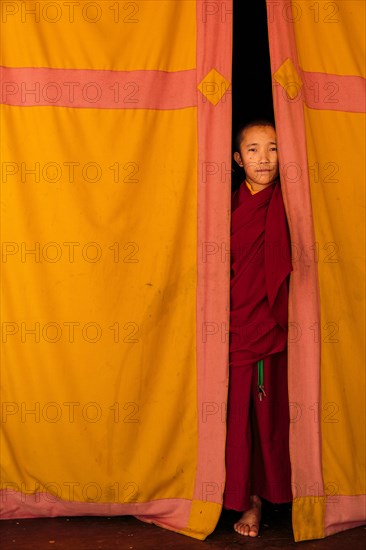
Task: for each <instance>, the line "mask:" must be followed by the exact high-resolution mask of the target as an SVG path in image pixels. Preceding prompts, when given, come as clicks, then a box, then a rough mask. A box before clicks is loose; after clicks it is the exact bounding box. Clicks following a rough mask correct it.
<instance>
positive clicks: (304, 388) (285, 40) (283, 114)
mask: <svg viewBox="0 0 366 550" xmlns="http://www.w3.org/2000/svg"><path fill="white" fill-rule="evenodd" d="M286 3H287V2H285V0H280V4H283V5H285V4H286ZM268 28H269V41H270V54H271V67H272V74H273V73H275V72H276V71H277V70H278V69H279V67H280V66H281V65H282V64H283V63H284V61H286V59H288V58H290V59H291V61H292V62H293V64H294V66H295V67H296V69H298V62H297V52H296V44H295V36H294V29H293V24H292V22H291V21H290V20H289V18H284V17H275V18H270V20H269V24H268ZM273 94H274V106H275V114H276V126H277V135H278V141H279V148H280V166H281V182H282V188H283V193H284V200H285V205H286V210H287V215H288V220H289V225H290V232H291V241H292V244H293V250H294V258H293V265H294V271H293V274H292V277H291V287H290V306H289V400H290V409H291V418H292V422H291V427H290V453H291V464H292V483H293V495H294V498H296V497H304V496H308V495H309V496H312V495H313V490H314V489H313V488H314V486H316V487H318V488H319V493H320V495H323V494H324V487H323V477H322V460H321V434H320V432H319V429H318V426H317V425H316V424H315V423H314V422H313V417H312V416H311V414H309V410H311V409H309V408H310V407H315V406H318V407H319V403H320V402H321V392H320V344H319V343H316V342H315V341H314V338H313V337H312V334H311V331H309V330H307V327H309V326H311V325H312V324H313V323H315V322H319V319H320V298H319V287H318V274H317V266H316V263H315V261H314V255H313V254H312V253H311V252H312V250H311V247H312V246H313V243H314V242H315V235H314V227H313V216H312V207H311V196H310V183H309V177H308V169H307V166H308V162H307V151H306V138H305V135H306V134H305V123H304V115H303V103H302V101H301V100H299V101H291V100H289V99H287V95H286V93H285V91H284V90H283V88H282V87H281V86H279V85H274V87H273ZM294 170H295V171H296V174H297V175H299V177H296V178H294ZM294 180H296V182H294ZM296 256H297V257H298V258H299V259H298V260H296Z"/></svg>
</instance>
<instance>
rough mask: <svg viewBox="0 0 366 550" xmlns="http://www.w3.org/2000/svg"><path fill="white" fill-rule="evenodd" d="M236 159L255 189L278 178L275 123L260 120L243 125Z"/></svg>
mask: <svg viewBox="0 0 366 550" xmlns="http://www.w3.org/2000/svg"><path fill="white" fill-rule="evenodd" d="M234 160H235V161H236V162H237V163H238V165H239V166H240V167H241V168H243V169H244V172H245V179H246V180H247V182H248V183H249V184H250V185H251V187H252V189H253V191H261V190H262V189H265V188H266V187H269V186H270V185H272V184H273V183H274V182H275V181H276V179H277V178H278V157H277V140H276V130H275V127H274V124H273V123H272V122H270V121H267V120H258V121H254V122H250V123H249V124H246V125H245V126H242V127H241V128H240V129H239V131H238V133H237V138H236V151H235V153H234Z"/></svg>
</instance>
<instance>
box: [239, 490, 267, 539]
mask: <svg viewBox="0 0 366 550" xmlns="http://www.w3.org/2000/svg"><path fill="white" fill-rule="evenodd" d="M250 506H251V507H250V508H249V510H247V511H246V512H244V514H243V515H242V516H241V518H240V519H239V521H238V522H237V523H235V524H234V529H235V531H236V532H237V533H239V535H244V536H245V537H257V536H258V533H259V526H260V522H261V508H262V502H261V499H260V498H259V497H257V495H252V496H251V497H250Z"/></svg>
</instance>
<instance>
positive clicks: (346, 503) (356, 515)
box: [325, 495, 366, 536]
mask: <svg viewBox="0 0 366 550" xmlns="http://www.w3.org/2000/svg"><path fill="white" fill-rule="evenodd" d="M365 511H366V495H351V496H345V495H342V496H339V495H337V496H333V497H327V506H326V511H325V535H326V536H328V535H333V534H334V533H338V532H339V531H345V530H346V529H352V528H353V527H358V526H360V525H364V523H365Z"/></svg>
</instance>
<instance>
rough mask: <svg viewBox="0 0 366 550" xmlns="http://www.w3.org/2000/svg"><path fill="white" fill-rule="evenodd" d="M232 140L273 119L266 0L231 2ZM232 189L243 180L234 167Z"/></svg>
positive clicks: (238, 0) (237, 0) (236, 0)
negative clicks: (260, 121) (249, 126)
mask: <svg viewBox="0 0 366 550" xmlns="http://www.w3.org/2000/svg"><path fill="white" fill-rule="evenodd" d="M232 100H233V139H234V137H235V135H236V132H237V129H238V127H240V126H242V125H243V124H245V123H246V122H249V121H251V120H254V119H258V118H259V119H263V118H269V119H272V120H273V118H274V113H273V98H272V76H271V64H270V56H269V43H268V26H267V9H266V1H265V0H252V1H250V2H245V1H244V0H233V75H232ZM233 170H234V171H233V187H234V188H236V187H237V186H238V185H240V181H238V179H241V178H242V174H241V173H239V172H238V171H237V170H236V169H235V166H234V165H233Z"/></svg>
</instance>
